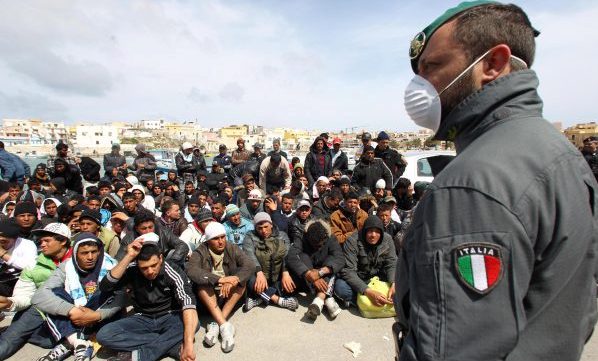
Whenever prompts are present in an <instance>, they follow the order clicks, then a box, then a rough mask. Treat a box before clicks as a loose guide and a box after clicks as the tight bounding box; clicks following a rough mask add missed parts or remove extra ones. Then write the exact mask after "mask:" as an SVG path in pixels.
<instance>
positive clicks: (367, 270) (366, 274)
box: [340, 216, 397, 293]
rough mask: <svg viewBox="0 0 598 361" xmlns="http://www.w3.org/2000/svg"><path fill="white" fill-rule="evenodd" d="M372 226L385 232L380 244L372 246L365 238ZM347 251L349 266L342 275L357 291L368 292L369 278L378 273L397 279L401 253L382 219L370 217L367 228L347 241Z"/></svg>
mask: <svg viewBox="0 0 598 361" xmlns="http://www.w3.org/2000/svg"><path fill="white" fill-rule="evenodd" d="M370 228H377V229H379V230H381V231H382V237H380V241H378V243H377V244H376V245H370V244H369V243H367V242H366V241H365V233H366V231H367V230H368V229H370ZM343 252H344V254H345V267H344V268H343V270H342V271H341V272H340V276H341V277H342V279H344V280H345V281H346V282H347V283H348V284H349V286H351V288H352V289H353V290H354V291H355V292H359V293H363V292H365V290H366V289H367V288H368V282H369V280H370V279H371V278H372V277H374V276H378V277H379V278H380V280H382V281H385V282H393V280H394V278H395V271H396V264H397V254H396V251H395V246H394V243H393V241H392V237H391V236H390V235H389V234H388V233H385V232H384V225H383V224H382V220H381V219H380V218H378V217H376V216H370V217H368V219H367V220H366V221H365V224H364V225H363V229H362V230H361V231H359V232H355V233H353V235H352V236H351V237H349V238H348V239H347V241H346V242H345V243H344V244H343Z"/></svg>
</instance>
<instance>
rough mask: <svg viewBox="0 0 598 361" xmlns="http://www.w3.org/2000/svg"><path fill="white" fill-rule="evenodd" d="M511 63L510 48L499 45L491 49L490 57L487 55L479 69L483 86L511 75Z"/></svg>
mask: <svg viewBox="0 0 598 361" xmlns="http://www.w3.org/2000/svg"><path fill="white" fill-rule="evenodd" d="M510 62H511V48H509V46H508V45H506V44H499V45H496V46H495V47H493V48H492V49H490V51H489V52H488V55H486V56H485V57H484V59H482V61H480V65H479V67H478V73H479V80H480V82H481V85H482V86H484V85H486V84H488V83H490V82H492V81H494V80H496V79H497V78H499V77H501V76H503V75H506V74H508V73H510V72H511V66H510ZM474 69H475V68H474ZM474 72H475V70H474ZM474 79H475V78H474Z"/></svg>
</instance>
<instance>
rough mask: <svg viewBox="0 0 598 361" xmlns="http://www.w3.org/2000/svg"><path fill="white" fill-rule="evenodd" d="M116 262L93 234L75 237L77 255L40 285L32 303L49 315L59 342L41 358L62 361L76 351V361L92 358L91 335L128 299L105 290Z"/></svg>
mask: <svg viewBox="0 0 598 361" xmlns="http://www.w3.org/2000/svg"><path fill="white" fill-rule="evenodd" d="M115 265H116V261H115V260H114V259H113V258H112V257H110V256H109V255H108V254H106V253H105V252H104V244H103V243H102V241H101V240H100V239H99V238H98V237H97V236H95V235H94V234H92V233H89V232H81V233H79V234H78V235H77V236H76V237H75V239H74V245H73V256H72V257H71V258H70V259H68V260H66V262H63V263H61V264H60V266H59V267H58V268H57V269H56V270H55V271H54V272H53V273H52V275H50V278H48V280H47V281H46V282H45V283H44V284H43V285H41V286H40V288H39V289H38V290H37V291H36V292H35V294H34V295H33V298H32V299H31V304H32V305H33V306H34V307H35V308H37V309H38V310H39V311H41V312H44V313H45V314H46V316H47V319H46V322H47V324H48V327H49V328H50V331H51V333H52V336H53V337H54V339H55V340H56V341H57V342H59V343H58V345H57V346H56V347H54V349H52V350H51V351H50V352H49V353H48V354H46V355H45V356H42V357H41V358H39V359H38V361H60V360H63V359H64V358H65V357H66V356H68V355H69V354H70V352H71V350H74V353H75V361H89V360H90V359H91V355H92V353H93V347H92V346H91V342H90V341H89V338H90V336H91V335H92V334H93V333H94V332H95V331H97V330H98V329H99V327H101V326H102V325H103V324H105V323H106V322H109V320H110V318H111V317H112V316H114V315H116V313H117V312H119V311H120V310H121V308H122V307H123V306H124V298H123V297H120V296H122V295H119V296H117V297H113V292H111V291H102V290H100V289H99V284H100V282H101V281H102V279H103V278H104V276H105V275H106V274H107V273H108V272H109V271H110V269H112V267H114V266H115Z"/></svg>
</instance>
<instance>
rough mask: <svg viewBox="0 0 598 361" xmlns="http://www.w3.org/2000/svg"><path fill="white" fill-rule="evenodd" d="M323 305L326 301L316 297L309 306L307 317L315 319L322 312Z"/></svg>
mask: <svg viewBox="0 0 598 361" xmlns="http://www.w3.org/2000/svg"><path fill="white" fill-rule="evenodd" d="M322 306H324V301H323V300H322V299H321V298H320V297H316V298H314V300H313V301H312V303H311V304H310V305H309V306H308V307H307V311H306V312H305V317H307V318H309V319H310V320H315V319H316V318H318V316H319V315H320V313H322Z"/></svg>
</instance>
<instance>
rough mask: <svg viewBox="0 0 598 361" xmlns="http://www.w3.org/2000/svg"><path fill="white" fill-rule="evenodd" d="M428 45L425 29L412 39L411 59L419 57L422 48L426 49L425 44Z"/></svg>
mask: <svg viewBox="0 0 598 361" xmlns="http://www.w3.org/2000/svg"><path fill="white" fill-rule="evenodd" d="M425 45H426V33H424V32H423V31H421V32H419V33H418V34H417V35H415V37H414V38H413V40H411V46H410V47H409V57H410V58H411V59H415V58H417V57H418V56H419V55H420V54H421V52H422V50H424V46H425Z"/></svg>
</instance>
